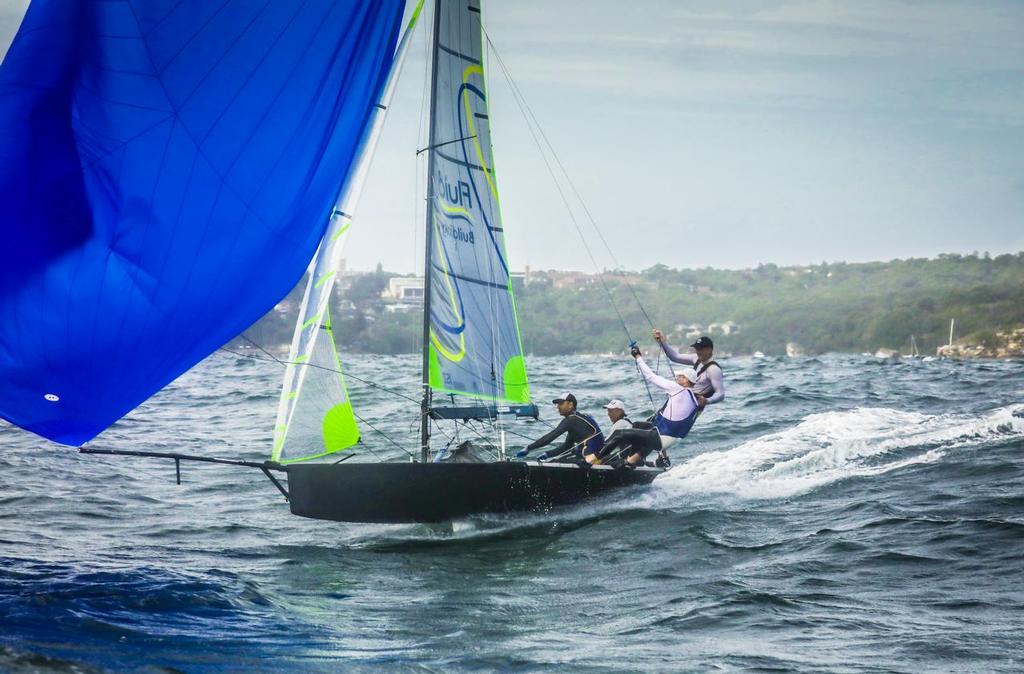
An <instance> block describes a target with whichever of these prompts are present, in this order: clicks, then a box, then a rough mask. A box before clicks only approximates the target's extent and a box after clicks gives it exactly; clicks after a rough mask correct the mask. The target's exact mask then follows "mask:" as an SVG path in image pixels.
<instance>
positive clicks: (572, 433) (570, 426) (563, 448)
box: [526, 412, 604, 463]
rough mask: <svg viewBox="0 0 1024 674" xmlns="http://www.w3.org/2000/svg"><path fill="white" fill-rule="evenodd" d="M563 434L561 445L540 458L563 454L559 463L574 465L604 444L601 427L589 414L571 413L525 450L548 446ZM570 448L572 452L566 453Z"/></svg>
mask: <svg viewBox="0 0 1024 674" xmlns="http://www.w3.org/2000/svg"><path fill="white" fill-rule="evenodd" d="M563 433H565V434H566V436H565V440H564V441H563V442H562V444H561V445H559V446H558V447H555V448H554V449H549V450H548V451H546V452H544V453H543V454H541V457H543V458H545V459H550V458H551V457H554V456H558V455H559V454H565V456H563V457H561V458H559V459H558V460H559V462H564V463H575V462H577V461H579V460H581V459H582V458H583V455H584V454H592V453H593V452H596V451H598V450H600V449H601V446H602V445H603V444H604V436H603V435H602V434H601V427H600V426H598V425H597V422H596V421H594V419H593V417H591V416H590V415H589V414H580V413H579V412H573V413H572V414H570V415H569V416H567V417H562V421H561V422H560V423H559V424H558V425H557V426H555V427H554V429H552V430H551V431H550V432H549V433H545V434H544V435H542V436H541V437H539V438H537V439H536V440H534V441H533V442H531V443H530V444H529V445H527V446H526V450H527V451H533V450H534V449H539V448H540V447H543V446H544V445H547V444H550V443H551V442H553V441H554V440H555V438H557V437H558V436H559V435H562V434H563ZM570 448H573V451H572V452H569V451H568V450H569V449H570Z"/></svg>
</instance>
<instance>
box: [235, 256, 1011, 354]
mask: <svg viewBox="0 0 1024 674" xmlns="http://www.w3.org/2000/svg"><path fill="white" fill-rule="evenodd" d="M392 276H394V274H390V273H388V272H384V271H381V270H378V271H377V272H376V273H371V274H365V275H362V276H353V277H349V278H348V279H347V281H346V283H345V284H344V287H343V288H341V289H340V290H339V292H338V293H336V296H335V299H334V302H333V305H332V306H333V310H332V315H334V316H335V317H336V318H335V324H336V326H337V328H336V335H337V338H338V340H339V342H340V343H341V345H342V347H343V348H345V349H346V350H349V351H364V352H379V353H399V352H410V351H417V350H418V349H419V340H420V331H421V327H420V321H421V320H422V319H421V313H420V312H418V311H415V310H413V311H407V312H398V313H389V312H388V311H386V310H385V304H384V303H383V302H382V301H381V300H380V292H381V291H382V290H383V289H384V288H385V287H386V286H387V282H388V279H389V278H390V277H392ZM515 291H516V298H517V300H518V303H519V316H520V324H521V326H522V331H523V343H524V347H525V349H526V351H527V352H528V353H535V354H543V355H553V354H566V353H584V352H587V353H592V352H605V351H622V350H624V349H625V346H626V342H627V340H626V335H625V331H624V329H623V326H622V322H621V321H620V319H619V317H618V314H621V316H622V319H623V320H624V321H625V323H626V325H627V326H628V328H629V331H630V333H631V334H632V335H633V336H634V338H637V339H640V340H641V341H648V336H649V334H650V324H649V323H648V321H647V318H645V316H644V312H643V311H642V310H641V306H642V307H643V309H644V310H646V313H647V315H648V316H650V319H651V321H652V322H653V323H654V324H655V325H656V326H657V327H659V328H661V329H663V330H665V331H666V332H668V333H670V334H671V335H672V336H673V338H674V339H675V341H676V342H677V343H682V341H683V340H684V339H685V333H686V332H687V331H688V330H690V329H692V328H693V326H696V327H698V328H699V329H700V330H701V331H703V332H707V330H708V326H709V325H710V324H717V325H718V326H721V325H722V324H725V323H730V322H731V324H730V326H729V328H730V333H729V334H723V332H722V329H721V327H717V328H713V329H712V332H711V334H712V336H713V338H714V339H715V342H716V345H718V347H719V349H720V350H721V351H725V352H731V353H734V354H741V353H751V352H753V351H755V350H760V351H764V352H765V353H767V354H782V353H785V349H786V344H787V343H788V342H796V343H798V344H799V345H801V346H802V347H803V348H804V349H805V350H806V352H808V353H824V352H828V351H855V352H860V351H875V350H876V349H879V348H891V349H902V350H903V351H904V352H907V351H908V349H909V342H910V336H911V335H915V336H916V339H917V343H918V346H919V348H920V350H921V352H922V353H934V351H935V349H936V347H937V346H939V345H941V344H945V343H946V340H947V339H948V331H949V323H950V319H952V318H955V319H956V334H957V337H958V338H962V339H964V340H968V341H970V340H973V343H982V344H984V343H986V342H991V341H993V340H995V339H996V335H995V333H996V331H998V330H1000V329H1006V328H1012V327H1018V326H1021V325H1024V253H1018V254H1016V255H1000V256H998V257H994V258H993V257H989V256H988V255H987V254H984V255H980V256H979V255H977V254H974V255H941V256H939V258H937V259H909V260H892V261H889V262H870V263H860V264H847V263H831V264H827V263H822V264H820V265H813V266H801V267H778V266H776V265H773V264H767V265H761V266H759V267H758V268H756V269H744V270H720V269H710V268H707V269H682V270H680V269H673V268H671V267H668V266H665V265H657V266H655V267H652V268H650V269H647V270H644V271H642V272H635V273H622V272H615V273H607V274H604V275H603V276H598V275H582V274H573V273H568V272H556V271H551V272H533V273H531V274H530V275H529V277H528V279H525V280H520V279H516V281H515ZM300 297H301V290H298V291H297V292H295V293H293V294H292V295H291V297H290V299H291V302H290V305H286V306H295V305H297V301H298V299H299V298H300ZM613 302H614V307H613ZM616 308H617V309H618V312H616ZM293 321H294V316H293V315H290V314H287V313H281V312H276V313H272V314H270V315H268V316H267V317H266V318H264V319H263V320H262V321H261V322H260V324H258V326H257V327H255V328H254V329H253V330H254V332H251V333H250V334H253V335H256V336H257V337H259V338H260V339H262V340H263V341H264V343H267V344H280V343H287V342H289V341H290V339H291V327H292V324H293ZM735 326H738V329H734V327H735Z"/></svg>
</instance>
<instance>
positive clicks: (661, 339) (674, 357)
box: [654, 328, 697, 365]
mask: <svg viewBox="0 0 1024 674" xmlns="http://www.w3.org/2000/svg"><path fill="white" fill-rule="evenodd" d="M654 339H655V341H657V342H658V344H660V345H661V350H662V351H664V352H665V356H667V357H668V359H669V360H671V361H672V362H673V363H682V364H683V365H694V364H696V363H697V355H696V354H693V353H687V354H682V353H679V352H678V351H676V350H675V349H673V348H672V347H671V346H669V343H668V342H667V341H665V333H663V332H662V331H661V330H658V329H657V328H655V330H654Z"/></svg>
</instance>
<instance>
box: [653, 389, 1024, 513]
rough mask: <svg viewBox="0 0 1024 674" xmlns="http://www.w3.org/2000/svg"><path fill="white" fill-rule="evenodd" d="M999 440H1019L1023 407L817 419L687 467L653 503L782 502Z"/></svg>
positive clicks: (867, 411) (877, 411)
mask: <svg viewBox="0 0 1024 674" xmlns="http://www.w3.org/2000/svg"><path fill="white" fill-rule="evenodd" d="M997 437H1002V438H1007V437H1024V405H1013V406H1010V407H1003V408H1000V409H997V410H993V411H991V412H988V413H986V414H984V415H981V416H964V415H928V414H920V413H916V412H900V411H897V410H891V409H885V408H858V409H854V410H849V411H843V412H822V413H820V414H812V415H810V416H808V417H806V418H805V419H804V420H803V421H801V422H800V423H798V424H797V425H796V426H793V427H792V428H787V429H785V430H783V431H779V432H777V433H771V434H768V435H763V436H761V437H758V438H755V439H754V440H750V441H748V442H744V443H743V444H741V445H739V446H737V447H734V448H733V449H729V450H725V451H718V452H707V453H704V454H701V455H699V456H696V457H694V458H692V459H689V460H687V461H685V462H683V463H681V464H680V465H678V466H676V467H675V468H673V469H672V470H671V471H669V472H668V473H666V474H665V475H664V476H662V477H661V478H659V479H658V480H657V481H656V482H655V486H656V487H657V491H660V492H662V493H661V494H652V496H653V497H654V498H655V499H658V500H660V498H664V496H665V494H664V492H669V493H670V494H672V495H680V494H691V495H692V494H704V495H724V496H731V497H735V498H739V499H775V498H787V497H790V496H795V495H798V494H802V493H805V492H808V491H810V490H812V489H816V488H819V487H822V486H824V485H827V484H831V483H833V482H837V481H839V480H844V479H847V478H851V477H858V476H866V475H878V474H881V473H887V472H889V471H892V470H896V469H898V468H903V467H905V466H909V465H912V464H921V463H930V462H934V461H937V460H939V459H941V458H942V457H943V456H944V455H945V454H946V453H947V452H949V451H951V450H955V449H959V448H963V447H969V446H974V445H978V444H981V443H984V442H987V441H989V440H992V439H995V438H997ZM659 497H660V498H659Z"/></svg>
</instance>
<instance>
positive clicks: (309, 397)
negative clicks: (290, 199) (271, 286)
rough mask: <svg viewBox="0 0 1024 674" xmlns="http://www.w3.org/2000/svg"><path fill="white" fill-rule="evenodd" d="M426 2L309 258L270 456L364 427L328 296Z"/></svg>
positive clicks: (312, 449) (347, 439) (306, 452)
mask: <svg viewBox="0 0 1024 674" xmlns="http://www.w3.org/2000/svg"><path fill="white" fill-rule="evenodd" d="M422 8H423V0H418V2H417V3H416V6H415V7H414V8H413V11H412V14H411V16H410V19H409V23H408V24H407V25H406V28H405V32H404V33H403V34H402V39H401V40H400V41H399V43H398V48H397V49H396V54H395V59H394V63H393V65H392V68H391V72H390V73H388V79H387V82H386V83H385V85H384V92H383V94H382V95H381V101H380V103H379V104H378V105H377V106H376V108H375V110H374V116H373V119H372V121H371V122H370V131H369V133H368V134H367V137H366V140H365V142H364V144H363V148H362V150H361V153H360V157H359V163H358V165H357V166H356V169H355V171H354V172H353V174H352V178H351V179H350V180H349V181H348V184H347V185H346V186H345V187H344V189H343V190H342V193H341V195H340V197H339V199H338V202H337V205H336V206H335V208H334V210H333V212H332V213H331V220H330V223H329V225H328V227H327V232H326V233H325V234H324V238H323V239H322V240H321V241H320V246H319V248H317V251H316V255H314V256H313V260H312V262H311V263H310V267H309V278H308V280H307V282H306V290H305V293H304V294H303V297H302V306H301V308H300V310H299V317H298V320H297V321H296V323H295V333H294V336H293V337H292V344H291V349H290V350H289V353H288V366H287V368H286V370H285V374H284V386H283V387H282V389H281V400H280V402H279V403H278V407H277V421H276V423H275V424H274V447H273V450H272V452H271V456H270V459H271V461H282V459H281V457H282V456H285V455H287V456H288V457H289V458H288V459H287V460H284V461H283V462H284V463H288V462H292V461H302V460H305V459H312V458H316V457H318V456H323V455H325V454H330V453H332V452H337V451H340V450H342V449H346V448H347V447H351V446H352V445H354V444H355V443H356V442H358V441H359V429H358V427H357V425H356V422H355V414H354V412H353V410H352V404H351V402H350V401H349V399H348V392H347V390H346V388H345V378H344V375H342V372H341V359H340V358H339V356H338V352H337V347H336V346H335V342H334V333H333V330H332V328H331V318H330V313H329V305H330V298H331V292H332V291H333V289H334V282H335V277H336V275H337V269H338V264H339V262H340V261H341V253H342V250H343V249H344V244H345V239H346V238H347V237H348V232H349V229H350V228H351V226H352V212H353V210H354V209H355V206H356V203H357V202H358V200H359V195H360V193H361V192H362V189H363V184H364V183H365V182H366V176H367V174H368V173H369V170H370V164H371V162H372V160H373V153H374V150H375V148H376V146H377V141H378V140H379V138H380V134H381V131H382V130H383V127H384V120H385V118H386V117H387V108H388V106H389V105H390V103H391V98H392V96H393V95H394V92H395V86H396V84H397V82H398V73H399V72H401V69H402V64H403V63H404V62H405V56H406V53H407V52H408V47H409V43H410V42H411V40H410V36H411V35H412V32H413V30H414V28H415V27H416V23H417V21H418V19H419V15H420V11H421V10H422Z"/></svg>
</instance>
